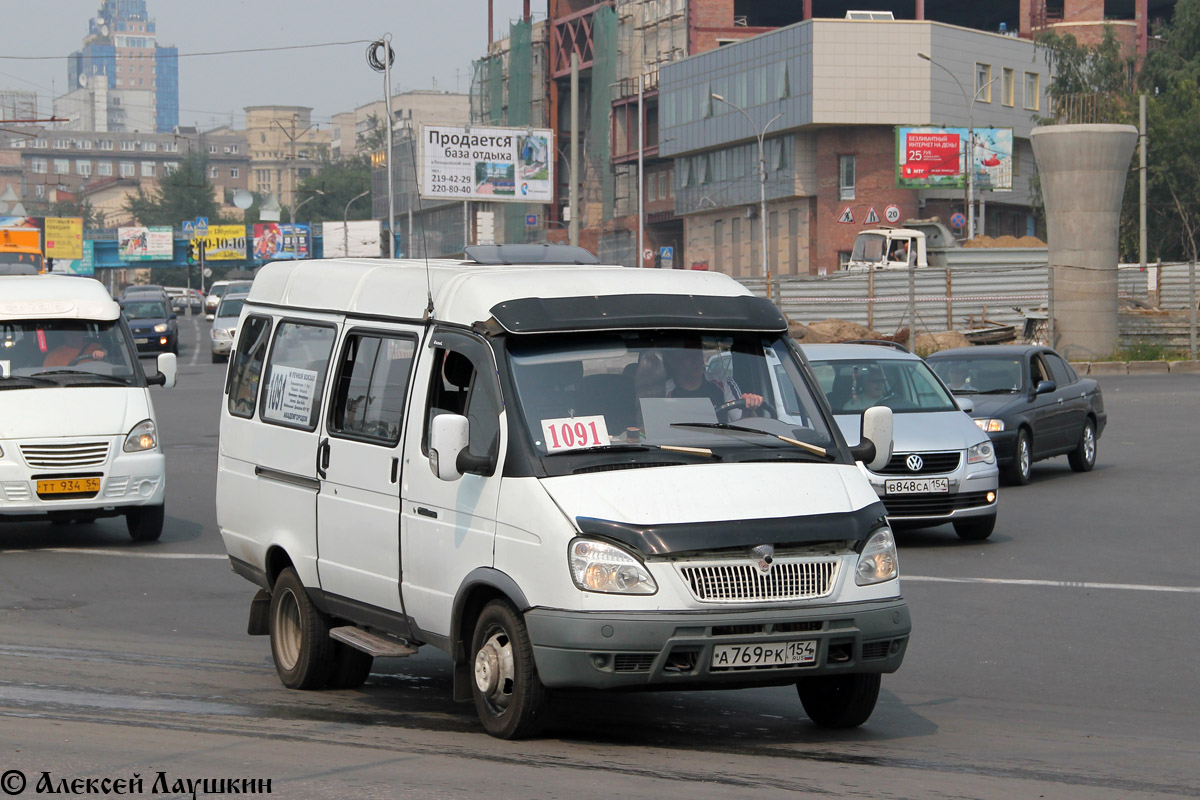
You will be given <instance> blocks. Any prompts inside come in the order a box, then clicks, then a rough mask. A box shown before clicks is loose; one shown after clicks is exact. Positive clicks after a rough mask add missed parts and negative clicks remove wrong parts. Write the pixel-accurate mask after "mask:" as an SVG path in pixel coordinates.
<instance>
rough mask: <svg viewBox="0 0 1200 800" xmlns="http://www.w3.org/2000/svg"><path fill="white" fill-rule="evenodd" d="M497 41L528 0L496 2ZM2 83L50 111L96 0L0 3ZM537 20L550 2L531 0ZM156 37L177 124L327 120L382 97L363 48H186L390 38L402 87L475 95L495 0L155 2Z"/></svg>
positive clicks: (150, 2) (378, 76) (395, 83)
mask: <svg viewBox="0 0 1200 800" xmlns="http://www.w3.org/2000/svg"><path fill="white" fill-rule="evenodd" d="M493 2H494V8H495V28H496V38H497V39H499V38H503V36H505V35H506V34H507V30H508V22H509V21H510V20H513V19H516V18H518V17H519V16H520V13H521V0H493ZM0 5H2V7H3V8H4V12H5V20H4V24H3V25H0V56H53V57H54V58H52V59H50V60H36V61H33V60H13V59H9V58H0V88H3V89H25V90H33V91H36V92H37V93H38V100H39V112H40V113H41V114H43V115H45V116H49V114H50V111H51V98H52V97H53V96H54V95H59V94H63V93H64V92H65V91H66V83H67V63H66V58H65V57H66V56H67V55H69V54H70V53H71V52H73V51H75V50H78V49H79V48H80V47H81V46H82V44H83V37H84V36H85V35H86V34H87V31H88V20H89V19H90V18H92V17H94V16H96V14H97V11H98V10H99V8H100V2H99V0H31V1H28V2H18V0H0ZM532 8H533V11H534V18H535V19H538V18H541V17H542V16H544V14H545V9H546V3H545V0H533V3H532ZM147 9H148V11H149V13H150V17H151V18H152V19H154V20H155V21H156V22H157V25H158V41H159V43H160V44H162V45H168V46H170V45H174V46H176V47H178V48H179V52H180V55H181V58H180V59H179V106H180V111H179V121H180V124H183V125H191V124H199V125H201V126H202V127H212V126H213V125H216V124H228V123H229V121H230V115H231V114H232V115H233V123H234V126H235V127H238V128H240V127H243V126H244V121H245V117H244V114H243V112H242V108H243V107H244V106H252V105H271V104H278V105H302V106H312V108H313V121H314V122H317V123H319V124H321V125H322V126H324V125H327V124H328V122H329V117H330V116H332V115H333V114H335V113H337V112H339V111H349V110H351V109H353V108H354V107H355V106H358V105H362V104H364V103H368V102H371V101H373V100H376V99H379V98H382V97H383V75H382V73H377V72H374V71H372V70H371V69H370V67H368V66H367V62H366V56H365V52H366V45H365V44H354V45H344V46H341V47H323V48H317V49H308V50H294V51H283V52H250V53H237V54H229V55H218V56H198V57H194V58H188V57H186V55H185V54H187V53H196V52H211V51H214V50H242V49H250V50H253V49H261V48H268V47H281V46H287V45H297V44H316V43H320V42H344V41H351V40H355V39H376V38H378V37H380V36H382V35H383V34H384V33H391V34H392V47H393V49H394V50H395V51H396V63H395V65H394V67H393V70H392V88H393V91H400V90H402V89H430V88H434V81H436V82H437V88H438V89H441V90H444V91H461V92H466V91H467V90H468V86H469V77H470V67H471V59H473V58H479V57H480V56H481V55H483V53H484V51H485V48H486V44H487V0H424V2H421V1H420V0H321V1H320V2H318V0H147Z"/></svg>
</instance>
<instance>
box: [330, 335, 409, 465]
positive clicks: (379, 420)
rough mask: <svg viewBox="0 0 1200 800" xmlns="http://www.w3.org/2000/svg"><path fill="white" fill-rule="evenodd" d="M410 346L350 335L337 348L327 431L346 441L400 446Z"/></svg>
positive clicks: (406, 341)
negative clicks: (335, 374) (338, 360)
mask: <svg viewBox="0 0 1200 800" xmlns="http://www.w3.org/2000/svg"><path fill="white" fill-rule="evenodd" d="M415 350H416V341H415V340H413V339H408V338H397V337H390V336H374V335H369V334H350V335H349V336H347V337H346V342H345V345H344V346H343V348H342V357H341V360H340V362H339V366H338V377H337V383H336V384H335V388H334V394H333V400H332V402H333V409H332V413H331V416H330V421H329V429H330V431H331V432H333V433H341V434H344V435H347V436H349V437H351V438H364V439H370V440H372V441H378V442H381V443H387V444H396V443H397V442H398V441H400V429H401V423H402V422H403V420H404V396H405V393H406V390H407V388H408V377H409V373H410V372H411V371H412V361H413V353H414V352H415Z"/></svg>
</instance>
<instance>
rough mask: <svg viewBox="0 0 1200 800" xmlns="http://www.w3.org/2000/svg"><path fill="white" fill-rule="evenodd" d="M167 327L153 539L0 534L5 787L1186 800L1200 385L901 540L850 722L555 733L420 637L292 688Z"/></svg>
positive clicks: (1199, 788)
mask: <svg viewBox="0 0 1200 800" xmlns="http://www.w3.org/2000/svg"><path fill="white" fill-rule="evenodd" d="M180 321H181V323H182V325H181V329H182V331H183V350H182V353H181V356H180V365H181V370H180V377H179V385H178V386H177V387H176V388H175V389H173V390H170V391H164V390H161V389H155V390H154V398H155V402H156V406H157V410H158V417H159V422H160V426H161V429H162V435H163V440H164V442H165V445H166V452H167V458H168V504H167V514H168V519H167V524H166V530H165V532H164V534H163V537H162V540H161V541H159V542H157V543H153V544H146V545H135V544H133V543H132V542H131V541H130V540H129V538H128V536H127V535H126V533H125V529H124V524H123V522H122V521H121V520H119V519H113V520H101V521H99V522H97V523H95V524H92V525H74V526H57V527H56V526H51V525H49V524H42V523H37V524H19V525H16V524H14V525H6V526H4V527H2V528H0V773H5V772H7V771H9V770H17V771H19V772H20V773H22V774H23V775H24V778H25V780H26V788H25V790H24V793H23V794H18V795H17V796H33V795H34V793H35V791H34V790H35V786H36V783H37V782H38V781H39V780H40V779H41V776H42V773H44V772H48V773H50V776H51V779H52V780H53V781H54V785H55V786H61V784H59V783H58V782H59V781H60V780H62V779H67V780H68V781H69V780H71V779H75V778H80V779H87V778H92V779H103V778H109V779H121V778H132V776H134V775H135V774H136V775H139V776H140V777H141V780H142V782H143V787H142V788H143V791H142V794H145V795H151V794H152V789H154V788H155V787H154V785H153V784H154V783H155V781H156V780H157V776H158V773H160V772H162V773H164V775H165V776H166V780H167V781H168V783H167V786H168V787H173V788H179V787H178V786H177V785H175V781H176V780H186V779H194V780H199V779H204V778H209V779H220V778H239V779H240V778H250V779H270V781H271V793H272V794H273V795H275V796H277V797H286V798H335V797H336V798H343V797H344V798H349V797H353V798H376V797H378V798H458V797H483V796H486V797H489V798H551V797H613V796H622V797H655V798H721V799H722V800H727V799H728V798H740V797H770V796H782V795H783V794H784V793H785V792H786V793H787V794H788V795H789V796H793V797H808V796H813V797H817V796H820V797H829V796H833V797H862V798H934V797H955V798H963V797H972V798H975V797H978V798H985V797H986V798H1010V797H1035V798H1036V797H1044V798H1088V799H1089V800H1092V799H1094V798H1129V797H1138V798H1141V797H1196V796H1200V725H1198V724H1197V722H1196V720H1197V719H1200V688H1198V685H1197V681H1196V680H1195V678H1194V673H1195V667H1194V665H1195V664H1196V663H1200V637H1197V636H1196V635H1195V631H1194V629H1195V623H1196V620H1197V614H1198V611H1200V574H1198V571H1200V567H1198V566H1197V564H1198V563H1200V559H1198V558H1197V556H1200V550H1198V545H1197V543H1196V539H1195V529H1196V523H1195V519H1194V516H1195V515H1194V512H1192V510H1191V508H1190V507H1189V506H1188V505H1187V502H1188V501H1189V500H1190V499H1192V497H1193V495H1192V492H1194V491H1196V488H1197V487H1200V459H1197V458H1196V457H1195V448H1196V444H1197V436H1196V433H1195V431H1196V424H1195V409H1196V408H1198V407H1200V402H1198V401H1200V376H1185V375H1164V376H1144V377H1132V376H1130V377H1114V378H1107V379H1105V380H1104V381H1103V389H1104V393H1105V400H1106V405H1107V406H1108V408H1109V412H1110V422H1109V427H1108V429H1107V430H1106V431H1105V433H1104V435H1103V437H1102V438H1101V439H1100V443H1099V460H1098V465H1097V467H1096V470H1095V471H1094V472H1093V473H1091V474H1087V475H1077V474H1075V473H1073V472H1071V471H1070V469H1069V467H1068V466H1067V464H1066V459H1065V458H1058V459H1054V460H1052V461H1049V462H1040V463H1038V464H1036V465H1035V466H1034V473H1033V482H1032V483H1031V484H1030V485H1029V486H1025V487H1019V488H1017V487H1013V488H1006V489H1002V492H1001V507H1000V521H999V524H998V527H997V530H996V533H995V534H993V536H992V538H991V539H989V540H988V541H986V542H983V543H967V542H962V541H960V540H958V538H957V537H955V535H954V534H953V531H952V530H951V529H950V528H949V527H948V526H946V527H943V528H938V529H932V530H929V531H920V532H907V533H900V534H899V535H898V538H899V542H900V547H901V554H900V559H901V568H902V570H903V574H904V579H903V585H904V594H905V596H906V597H907V599H908V601H909V603H910V604H911V607H912V616H913V624H914V633H913V638H912V642H911V645H910V647H909V651H908V657H907V659H906V661H905V664H904V666H903V668H902V669H901V670H900V672H898V673H896V674H895V675H890V676H885V678H884V684H883V694H882V696H881V698H880V703H879V706H878V708H877V709H876V711H875V714H874V716H873V717H872V718H871V720H870V721H869V722H868V723H867V725H865V726H864V727H862V728H861V729H858V730H854V731H850V732H845V733H829V732H827V731H823V730H820V729H817V728H816V727H814V726H813V725H812V724H811V723H809V722H808V720H807V719H806V718H805V716H804V713H803V710H802V709H801V707H800V703H799V701H798V699H797V697H796V694H795V691H794V690H791V689H787V688H778V689H761V690H742V691H733V692H698V693H690V694H671V693H645V694H611V695H595V694H584V693H580V694H570V695H564V696H560V697H558V698H557V705H556V712H555V717H554V721H553V723H552V725H551V726H550V729H549V730H548V732H547V734H546V736H545V737H544V738H541V739H538V740H534V741H526V742H503V741H498V740H495V739H492V738H490V737H488V736H487V735H486V734H484V733H483V732H482V730H481V729H480V727H479V725H478V723H477V721H476V719H475V714H474V710H473V708H472V707H471V706H470V705H460V704H456V703H454V702H452V701H451V699H450V681H449V676H448V665H449V662H448V660H447V659H445V657H444V656H442V655H441V654H440V653H438V652H436V651H433V650H430V649H428V648H427V649H426V650H423V651H422V652H421V653H419V654H418V655H416V656H414V657H412V658H409V659H403V660H378V661H376V666H375V671H374V673H373V674H372V677H371V679H370V680H369V682H368V683H367V684H366V686H365V687H363V688H362V689H361V690H354V691H336V692H293V691H289V690H286V689H284V688H283V687H282V686H281V685H280V683H279V681H278V678H277V677H276V675H275V672H274V668H273V666H272V662H271V658H270V650H269V646H268V642H267V639H266V638H265V637H250V636H247V635H246V634H245V626H246V618H247V611H248V607H249V601H250V598H251V596H252V595H253V593H254V589H253V587H252V586H251V585H250V584H249V583H247V582H245V581H244V580H242V579H241V578H238V577H236V576H235V575H233V574H232V572H230V570H229V565H228V562H227V561H226V560H225V558H224V555H223V548H222V545H221V540H220V537H219V535H218V533H217V530H216V522H215V511H214V508H213V486H214V482H215V469H216V444H217V411H218V408H219V402H220V400H219V398H220V391H221V384H222V379H223V375H224V370H223V367H221V366H216V365H212V364H210V363H209V353H208V349H207V325H206V324H205V323H204V322H203V320H202V318H198V319H191V320H189V319H188V318H186V317H181V318H180ZM17 785H18V784H17V777H16V776H15V774H14V775H7V774H6V775H0V790H4V791H9V790H11V789H13V788H16V787H17ZM80 785H81V786H84V785H86V784H80ZM159 788H162V786H161V785H160V787H159ZM154 794H157V795H158V796H191V795H190V794H189V793H187V792H186V791H180V792H174V793H173V792H171V791H168V792H165V793H164V792H161V791H160V792H154ZM200 794H202V792H201V793H200Z"/></svg>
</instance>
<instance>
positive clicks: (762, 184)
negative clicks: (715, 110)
mask: <svg viewBox="0 0 1200 800" xmlns="http://www.w3.org/2000/svg"><path fill="white" fill-rule="evenodd" d="M712 99H713V100H716V101H717V102H719V103H724V104H725V105H727V106H729V107H730V108H732V109H733V110H734V111H737V112H738V113H739V114H741V115H742V116H743V117H745V118H746V121H747V122H749V123H750V128H751V130H753V131H755V134H754V135H755V137H756V138H757V139H758V206H759V208H758V216H759V217H760V218H761V222H762V237H761V241H762V272H763V277H764V278H766V279H767V299H768V300H769V299H770V298H771V267H770V265H769V264H768V263H767V162H766V159H765V158H764V157H763V138H764V137H765V136H766V135H767V128H769V127H771V123H772V122H774V121H775V120H777V119H779V118H780V117H782V116H783V114H782V113H780V114H776V115H775V116H773V117H771V119H769V120H767V124H766V125H763V126H762V130H759V129H758V126H756V125H755V124H754V120H753V119H751V118H750V115H749V114H747V113H746V111H745V109H743V108H742V107H741V106H736V105H734V104H733V103H731V102H729V101H728V100H726V99H725V98H724V97H722V96H721V95H719V94H716V93H715V92H714V93H713V94H712Z"/></svg>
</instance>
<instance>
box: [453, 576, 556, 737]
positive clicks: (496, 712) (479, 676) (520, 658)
mask: <svg viewBox="0 0 1200 800" xmlns="http://www.w3.org/2000/svg"><path fill="white" fill-rule="evenodd" d="M470 658H471V662H470V664H469V667H470V671H471V696H472V697H473V698H474V700H475V711H476V712H477V713H478V714H479V720H480V722H482V723H483V727H484V730H486V731H487V732H488V733H490V734H491V735H492V736H495V737H497V738H500V739H522V738H526V737H529V736H533V735H535V734H537V732H538V731H539V730H540V728H541V725H542V722H543V718H544V716H545V715H544V712H545V710H546V705H547V702H546V689H545V687H544V686H542V681H541V679H540V678H538V674H537V665H536V664H534V662H533V646H532V644H531V643H530V641H529V632H528V631H527V630H526V628H525V620H524V619H522V618H521V615H520V613H518V612H517V610H516V609H515V608H513V606H512V604H511V603H509V602H508V601H507V600H493V601H491V602H490V603H488V604H487V605H486V606H484V607H483V611H482V612H480V614H479V619H478V620H477V621H476V623H475V632H474V634H473V635H472V636H471V653H470Z"/></svg>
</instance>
